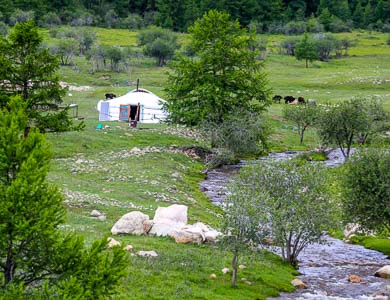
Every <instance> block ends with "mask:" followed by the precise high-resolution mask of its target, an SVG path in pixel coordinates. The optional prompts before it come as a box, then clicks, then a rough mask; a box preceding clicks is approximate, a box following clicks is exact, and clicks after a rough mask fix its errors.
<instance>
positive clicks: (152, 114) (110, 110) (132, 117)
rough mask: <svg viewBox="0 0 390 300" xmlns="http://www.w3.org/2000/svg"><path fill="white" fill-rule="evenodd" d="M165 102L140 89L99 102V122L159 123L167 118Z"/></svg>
mask: <svg viewBox="0 0 390 300" xmlns="http://www.w3.org/2000/svg"><path fill="white" fill-rule="evenodd" d="M163 102H164V100H163V99H161V98H160V97H158V96H156V95H155V94H153V93H152V92H150V91H148V90H145V89H141V88H138V89H135V90H132V91H130V92H128V93H127V94H126V95H123V96H120V97H118V98H114V99H110V100H107V101H103V100H101V101H99V102H98V104H97V110H98V111H99V121H124V122H131V121H137V122H140V123H159V122H160V121H161V120H164V119H165V118H166V114H165V112H164V111H163V110H162V103H163Z"/></svg>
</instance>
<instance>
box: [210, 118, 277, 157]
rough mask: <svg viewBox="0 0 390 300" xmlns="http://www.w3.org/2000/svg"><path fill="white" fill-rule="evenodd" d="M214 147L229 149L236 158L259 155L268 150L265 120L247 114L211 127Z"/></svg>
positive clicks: (267, 132) (227, 119) (267, 131)
mask: <svg viewBox="0 0 390 300" xmlns="http://www.w3.org/2000/svg"><path fill="white" fill-rule="evenodd" d="M209 128H210V133H211V140H212V146H213V147H216V148H221V149H228V150H229V151H230V152H232V153H233V154H234V156H235V157H240V156H241V157H242V156H251V155H259V154H260V153H262V152H264V151H265V150H266V149H267V138H268V135H269V130H268V127H267V126H266V122H265V120H264V118H262V117H261V116H260V115H258V114H251V113H248V112H247V113H246V112H241V113H237V114H236V115H235V116H231V117H228V118H226V119H225V120H224V122H223V123H222V124H219V125H216V124H213V125H209Z"/></svg>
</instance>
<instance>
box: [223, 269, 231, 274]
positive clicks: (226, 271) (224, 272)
mask: <svg viewBox="0 0 390 300" xmlns="http://www.w3.org/2000/svg"><path fill="white" fill-rule="evenodd" d="M221 271H222V273H223V274H227V273H229V272H230V270H229V268H223V269H222V270H221Z"/></svg>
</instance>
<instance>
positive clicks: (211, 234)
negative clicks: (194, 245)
mask: <svg viewBox="0 0 390 300" xmlns="http://www.w3.org/2000/svg"><path fill="white" fill-rule="evenodd" d="M220 236H222V233H221V232H219V231H216V230H210V231H207V232H205V233H204V237H205V238H206V241H207V242H211V243H214V242H216V241H217V239H218V237H220Z"/></svg>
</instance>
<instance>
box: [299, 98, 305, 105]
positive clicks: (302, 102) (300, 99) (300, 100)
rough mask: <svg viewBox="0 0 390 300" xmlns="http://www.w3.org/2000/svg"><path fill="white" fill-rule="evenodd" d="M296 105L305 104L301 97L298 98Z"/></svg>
mask: <svg viewBox="0 0 390 300" xmlns="http://www.w3.org/2000/svg"><path fill="white" fill-rule="evenodd" d="M298 103H299V104H304V103H306V102H305V98H303V97H298Z"/></svg>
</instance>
